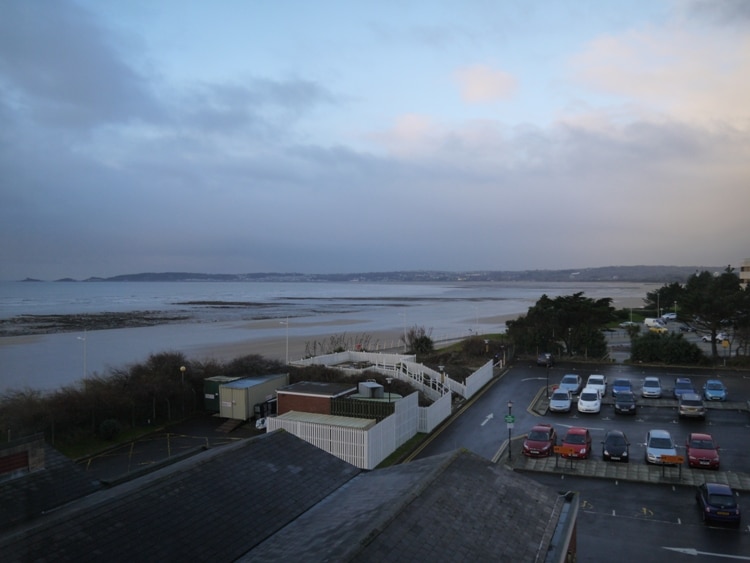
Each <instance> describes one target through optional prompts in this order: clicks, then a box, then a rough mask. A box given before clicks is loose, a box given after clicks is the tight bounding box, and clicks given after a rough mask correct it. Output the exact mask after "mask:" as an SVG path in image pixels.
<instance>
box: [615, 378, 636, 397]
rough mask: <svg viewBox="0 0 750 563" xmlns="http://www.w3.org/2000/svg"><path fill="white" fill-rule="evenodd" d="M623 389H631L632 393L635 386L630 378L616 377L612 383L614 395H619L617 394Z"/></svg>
mask: <svg viewBox="0 0 750 563" xmlns="http://www.w3.org/2000/svg"><path fill="white" fill-rule="evenodd" d="M622 391H629V392H630V393H632V392H633V386H632V385H631V384H630V380H629V379H615V381H614V382H613V383H612V396H613V397H617V394H618V393H621V392H622Z"/></svg>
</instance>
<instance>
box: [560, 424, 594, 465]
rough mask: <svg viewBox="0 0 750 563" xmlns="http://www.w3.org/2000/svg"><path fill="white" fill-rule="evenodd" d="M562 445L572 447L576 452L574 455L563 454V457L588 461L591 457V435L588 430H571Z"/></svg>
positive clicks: (574, 428)
mask: <svg viewBox="0 0 750 563" xmlns="http://www.w3.org/2000/svg"><path fill="white" fill-rule="evenodd" d="M561 445H563V446H568V447H571V448H573V450H574V451H573V453H570V454H562V457H565V458H573V459H588V457H589V456H590V455H591V433H590V432H589V430H588V428H578V427H573V428H569V429H568V431H567V432H566V433H565V437H564V438H563V441H562V444H561Z"/></svg>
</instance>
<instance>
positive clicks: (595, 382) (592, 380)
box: [589, 377, 604, 385]
mask: <svg viewBox="0 0 750 563" xmlns="http://www.w3.org/2000/svg"><path fill="white" fill-rule="evenodd" d="M602 383H604V378H603V377H589V384H590V385H601V384H602Z"/></svg>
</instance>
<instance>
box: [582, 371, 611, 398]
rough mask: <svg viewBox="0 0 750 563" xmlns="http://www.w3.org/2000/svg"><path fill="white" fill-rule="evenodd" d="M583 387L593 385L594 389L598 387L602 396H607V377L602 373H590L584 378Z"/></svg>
mask: <svg viewBox="0 0 750 563" xmlns="http://www.w3.org/2000/svg"><path fill="white" fill-rule="evenodd" d="M585 387H593V388H594V389H598V390H599V392H600V393H601V394H602V397H606V396H607V378H606V377H605V376H604V375H601V374H598V373H592V374H591V375H589V378H588V379H587V380H586V385H585Z"/></svg>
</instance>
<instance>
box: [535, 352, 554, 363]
mask: <svg viewBox="0 0 750 563" xmlns="http://www.w3.org/2000/svg"><path fill="white" fill-rule="evenodd" d="M554 363H555V358H554V356H552V354H550V353H549V352H547V353H545V354H539V355H538V356H537V357H536V365H538V366H553V365H554Z"/></svg>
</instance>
